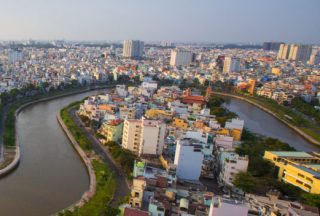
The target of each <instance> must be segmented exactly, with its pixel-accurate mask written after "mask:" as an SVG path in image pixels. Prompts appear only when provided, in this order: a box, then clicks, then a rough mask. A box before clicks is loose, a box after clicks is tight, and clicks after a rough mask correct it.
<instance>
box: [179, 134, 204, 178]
mask: <svg viewBox="0 0 320 216" xmlns="http://www.w3.org/2000/svg"><path fill="white" fill-rule="evenodd" d="M203 159H204V156H203V153H202V151H201V149H199V148H197V146H196V145H192V143H191V142H190V140H189V139H183V140H178V141H177V147H176V153H175V158H174V164H175V165H176V167H177V168H176V173H177V177H178V178H180V179H186V180H199V177H200V174H201V170H202V163H203Z"/></svg>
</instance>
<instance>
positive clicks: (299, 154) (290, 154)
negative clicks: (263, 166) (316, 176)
mask: <svg viewBox="0 0 320 216" xmlns="http://www.w3.org/2000/svg"><path fill="white" fill-rule="evenodd" d="M270 152H271V153H272V154H275V155H277V156H278V157H302V158H313V157H314V156H312V155H311V154H309V153H306V152H297V151H270Z"/></svg>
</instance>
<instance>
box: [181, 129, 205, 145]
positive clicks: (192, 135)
mask: <svg viewBox="0 0 320 216" xmlns="http://www.w3.org/2000/svg"><path fill="white" fill-rule="evenodd" d="M182 138H186V139H195V140H198V141H200V142H203V143H205V144H207V141H208V137H207V134H206V133H203V132H200V131H186V132H185V133H184V134H183V135H182Z"/></svg>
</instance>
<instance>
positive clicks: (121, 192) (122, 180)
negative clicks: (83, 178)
mask: <svg viewBox="0 0 320 216" xmlns="http://www.w3.org/2000/svg"><path fill="white" fill-rule="evenodd" d="M70 115H71V116H72V117H73V119H74V120H75V123H76V124H77V125H78V126H79V127H80V128H82V130H83V131H84V132H85V133H86V135H87V137H88V139H89V140H90V141H91V142H92V148H93V150H94V151H95V152H96V153H97V154H98V155H100V156H101V157H102V159H103V160H104V162H105V163H106V164H107V165H108V167H109V168H110V169H111V170H112V172H113V173H114V177H115V179H116V182H117V189H116V192H115V194H114V200H113V202H112V205H113V206H114V207H118V205H117V204H118V201H119V200H120V199H121V198H122V197H124V196H127V195H128V194H129V192H130V189H129V185H128V183H127V179H126V176H127V175H126V173H123V171H122V170H121V168H120V167H119V166H118V165H117V164H116V161H115V160H114V159H113V157H112V155H111V154H110V152H109V150H108V149H107V148H106V147H105V146H103V145H102V144H101V143H100V142H99V141H98V140H97V139H96V137H95V136H94V134H93V133H92V131H91V130H89V129H87V128H86V127H85V125H84V124H83V123H82V121H81V119H80V118H79V117H78V116H77V114H76V110H75V109H71V110H70Z"/></svg>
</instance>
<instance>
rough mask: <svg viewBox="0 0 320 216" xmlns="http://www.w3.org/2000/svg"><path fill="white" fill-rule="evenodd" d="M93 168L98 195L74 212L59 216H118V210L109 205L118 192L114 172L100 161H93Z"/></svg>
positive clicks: (65, 212)
mask: <svg viewBox="0 0 320 216" xmlns="http://www.w3.org/2000/svg"><path fill="white" fill-rule="evenodd" d="M92 166H93V168H94V171H95V174H96V178H97V188H96V194H95V195H94V197H93V198H92V199H90V200H89V202H87V203H86V204H84V206H82V207H81V208H75V209H74V211H72V212H71V211H68V210H66V211H64V212H61V213H59V214H58V215H59V216H67V215H70V216H76V215H77V216H82V215H83V216H87V215H93V216H94V215H108V216H109V215H110V216H111V215H117V214H116V213H118V210H117V209H113V208H112V207H110V206H109V205H108V204H109V203H110V202H111V201H112V198H113V194H114V192H115V190H116V181H115V179H114V178H113V174H112V172H111V171H110V169H109V168H108V167H107V166H106V165H105V164H104V163H103V162H101V161H98V160H93V161H92Z"/></svg>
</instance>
